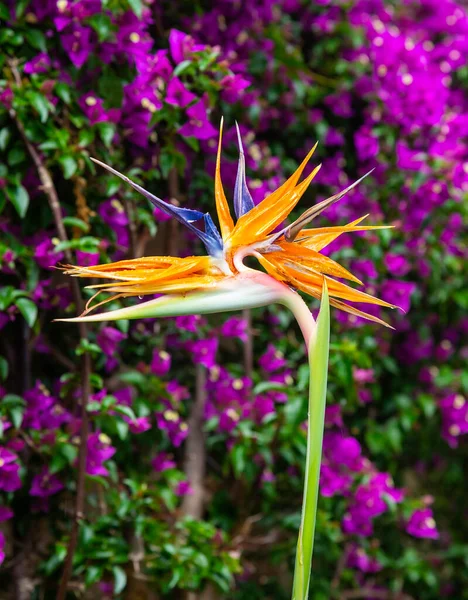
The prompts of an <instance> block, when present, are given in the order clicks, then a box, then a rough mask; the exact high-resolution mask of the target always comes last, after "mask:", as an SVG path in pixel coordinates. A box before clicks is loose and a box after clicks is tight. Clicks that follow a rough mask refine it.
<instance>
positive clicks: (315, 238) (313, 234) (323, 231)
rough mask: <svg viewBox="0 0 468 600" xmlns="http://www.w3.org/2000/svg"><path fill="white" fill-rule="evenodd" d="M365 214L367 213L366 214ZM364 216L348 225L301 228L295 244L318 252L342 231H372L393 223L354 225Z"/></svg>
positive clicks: (389, 226) (387, 227)
mask: <svg viewBox="0 0 468 600" xmlns="http://www.w3.org/2000/svg"><path fill="white" fill-rule="evenodd" d="M366 216H367V215H366ZM364 218H365V217H362V218H361V219H357V220H356V221H353V223H350V224H349V225H344V226H342V227H321V228H317V229H302V230H301V231H300V232H299V234H298V237H297V239H296V240H295V243H296V244H300V245H301V246H306V247H307V248H310V249H311V250H316V251H317V252H319V251H320V250H322V249H323V248H325V247H326V246H328V245H329V244H331V243H332V242H334V241H335V240H336V239H337V238H338V237H339V236H340V235H341V234H343V233H354V232H356V231H374V230H379V229H391V228H392V227H393V225H363V226H361V227H357V226H355V224H357V223H360V222H361V221H362V220H363V219H364Z"/></svg>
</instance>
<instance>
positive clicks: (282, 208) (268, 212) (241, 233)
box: [228, 144, 321, 247]
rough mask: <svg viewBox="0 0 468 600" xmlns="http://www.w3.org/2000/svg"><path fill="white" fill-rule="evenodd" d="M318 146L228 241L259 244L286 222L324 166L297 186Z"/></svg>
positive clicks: (244, 217)
mask: <svg viewBox="0 0 468 600" xmlns="http://www.w3.org/2000/svg"><path fill="white" fill-rule="evenodd" d="M316 147H317V144H315V146H314V147H313V148H312V150H311V151H310V152H309V154H308V155H307V156H306V158H305V159H304V160H303V161H302V163H301V164H300V165H299V167H298V168H297V170H296V171H295V172H294V173H293V174H292V175H291V177H290V178H289V179H288V180H287V181H285V182H284V183H283V185H282V186H280V187H279V188H278V189H277V190H275V191H274V192H273V193H271V194H270V195H269V196H267V197H266V198H265V199H264V200H262V201H261V202H260V204H258V205H257V206H256V207H255V208H252V210H250V211H249V212H248V213H246V214H245V215H242V217H240V218H239V219H238V221H237V223H236V225H235V227H234V230H233V232H232V235H231V237H230V238H229V240H228V241H229V243H230V244H231V246H232V247H235V246H240V245H246V244H251V243H253V242H255V241H258V239H261V238H262V237H263V236H265V235H267V234H268V233H270V232H271V231H272V230H273V229H274V228H275V227H277V226H278V225H279V224H280V223H282V222H283V221H284V219H285V218H286V217H287V216H288V214H289V213H290V212H291V211H292V210H293V208H294V207H295V206H296V204H297V203H298V202H299V200H300V198H301V196H302V195H303V193H304V192H305V190H306V189H307V187H308V186H309V184H310V182H311V181H312V179H313V178H314V177H315V175H316V174H317V172H318V171H319V169H320V167H321V165H319V166H318V167H316V168H315V169H314V170H313V171H312V173H311V174H310V175H309V176H308V177H307V178H306V179H305V180H304V181H303V182H302V183H301V184H299V185H297V186H296V184H297V182H298V181H299V178H300V177H301V175H302V172H303V171H304V169H305V167H306V165H307V163H308V162H309V160H310V158H311V157H312V155H313V153H314V151H315V149H316Z"/></svg>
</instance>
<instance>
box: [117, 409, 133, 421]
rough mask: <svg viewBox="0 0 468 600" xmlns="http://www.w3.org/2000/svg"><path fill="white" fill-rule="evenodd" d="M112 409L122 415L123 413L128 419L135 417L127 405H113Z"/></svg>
mask: <svg viewBox="0 0 468 600" xmlns="http://www.w3.org/2000/svg"><path fill="white" fill-rule="evenodd" d="M114 410H115V412H117V413H120V414H122V415H125V416H126V417H128V418H129V419H132V420H133V419H136V415H135V413H134V412H133V410H132V409H131V408H130V407H129V406H125V405H117V406H114Z"/></svg>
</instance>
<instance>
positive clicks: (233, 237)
mask: <svg viewBox="0 0 468 600" xmlns="http://www.w3.org/2000/svg"><path fill="white" fill-rule="evenodd" d="M238 134H239V130H238ZM238 138H239V152H240V158H239V166H238V173H237V178H236V184H235V189H234V207H235V212H236V215H237V221H236V222H235V223H234V220H233V218H232V216H231V212H230V208H229V205H228V202H227V199H226V195H225V193H224V189H223V185H222V181H221V139H222V122H221V133H220V138H219V145H218V153H217V160H216V171H215V189H214V192H215V194H214V195H215V202H216V211H217V215H218V220H219V226H220V231H218V229H217V228H216V226H215V224H214V222H213V220H212V218H211V216H210V215H209V214H208V213H205V214H203V213H202V212H200V211H197V210H192V209H186V208H180V207H175V206H173V205H172V204H168V203H167V202H164V201H163V200H161V199H160V198H158V197H156V196H154V195H153V194H151V193H150V192H148V191H147V190H145V189H143V188H142V187H140V186H139V185H138V184H136V183H134V182H133V181H131V180H130V179H128V177H126V176H125V175H123V174H121V173H119V172H118V171H116V170H114V169H113V168H111V167H109V166H107V165H105V164H104V163H101V162H99V161H96V160H95V162H96V163H98V164H100V165H101V166H103V167H104V168H106V169H107V170H109V171H110V172H111V173H113V174H115V175H117V176H118V177H120V178H121V179H123V180H124V181H126V182H127V183H129V184H130V185H131V186H132V187H133V188H134V189H136V190H137V191H139V192H140V193H141V194H143V195H144V196H145V197H146V198H148V199H149V200H150V201H151V202H152V204H153V205H154V206H156V207H157V208H158V209H160V210H162V211H163V212H165V213H167V214H169V215H170V216H173V217H174V218H176V219H177V220H178V221H180V222H181V223H183V224H184V225H185V226H187V227H188V228H189V229H190V230H191V231H192V232H193V233H195V234H196V235H197V236H198V237H199V238H200V239H201V241H202V242H203V243H204V245H205V247H206V249H207V251H208V255H207V256H189V257H185V258H178V257H173V256H152V257H143V258H137V259H133V260H122V261H119V262H115V263H111V264H103V265H95V266H86V267H84V266H68V267H66V269H65V272H66V273H67V274H69V275H72V276H78V277H92V278H95V279H106V280H108V282H106V283H98V284H94V285H91V286H89V287H90V288H91V289H93V290H95V291H96V294H95V295H94V296H93V298H92V299H91V300H90V301H89V302H88V305H87V307H86V310H85V312H84V313H83V315H81V317H78V318H76V319H67V320H71V321H73V320H77V319H80V320H88V321H98V320H99V321H100V320H115V319H120V318H122V319H128V318H144V317H151V316H175V315H184V314H202V313H209V312H220V311H226V310H237V309H242V308H253V307H257V306H264V305H268V304H270V303H272V302H282V301H284V298H285V297H286V296H287V295H288V294H289V295H291V294H294V292H293V290H299V291H301V292H304V293H306V294H309V295H311V296H313V297H315V298H319V299H320V298H321V295H322V289H323V285H324V283H325V282H326V284H327V288H328V293H329V295H330V304H331V305H332V306H335V307H336V308H339V309H341V310H343V311H346V312H348V313H351V314H353V315H356V316H359V317H364V318H366V319H369V320H372V321H376V322H378V323H381V324H384V325H386V323H384V321H381V320H380V319H379V318H377V317H375V316H373V315H371V314H368V313H365V312H363V311H362V310H360V309H358V308H356V307H354V306H352V305H350V304H348V302H359V303H369V304H377V305H380V306H384V307H390V308H394V305H392V304H390V303H388V302H386V301H384V300H380V299H378V298H374V297H373V296H371V295H369V294H366V293H365V292H362V291H360V290H357V289H355V288H353V287H351V286H349V285H346V284H345V283H342V282H341V281H338V280H337V279H335V278H339V279H344V280H348V281H351V282H353V283H356V284H358V285H361V281H360V280H359V279H358V278H357V277H355V276H354V275H353V274H352V273H350V272H349V271H348V270H347V269H345V268H344V267H342V266H341V265H339V264H338V263H337V262H335V261H334V260H332V259H331V258H329V257H327V256H324V255H323V254H321V250H323V248H325V247H326V246H327V245H328V244H330V243H331V242H333V241H334V240H335V239H336V238H338V237H339V236H340V235H341V234H343V233H348V232H357V231H366V230H373V229H383V228H385V227H386V226H366V225H362V224H361V223H362V221H363V220H364V219H365V216H364V217H362V218H360V219H357V220H355V221H353V222H351V223H349V224H347V225H344V226H340V227H321V228H315V229H312V228H308V227H307V225H308V224H309V223H310V222H311V221H312V220H313V219H315V218H316V217H317V216H318V215H320V214H321V212H322V211H323V210H325V209H326V208H327V207H328V206H330V205H331V204H334V203H335V202H337V201H338V200H340V199H341V198H342V197H343V196H344V195H345V194H346V193H347V192H348V191H350V190H351V189H352V188H353V187H355V186H356V185H357V184H358V183H359V182H360V181H361V179H360V180H358V181H357V182H355V183H354V184H352V185H351V186H349V187H348V188H346V189H345V190H343V191H342V192H340V193H338V194H335V195H334V196H332V197H330V198H328V199H326V200H324V201H322V202H320V203H319V204H316V205H315V206H313V207H311V208H309V209H308V210H307V211H305V213H303V214H302V216H300V217H299V218H298V219H297V220H296V221H294V222H293V223H291V224H289V225H287V226H286V227H283V228H282V229H280V230H279V231H278V227H279V226H280V225H281V224H282V223H283V222H284V221H285V219H286V218H287V217H288V215H289V214H290V213H291V211H292V210H293V209H294V208H295V207H296V205H297V203H298V202H299V200H300V199H301V197H302V195H303V194H304V192H305V191H306V189H307V187H308V186H309V184H310V182H311V181H312V179H313V178H314V177H315V175H316V174H317V172H318V171H319V169H320V165H319V166H317V167H316V168H315V169H313V171H312V172H311V173H310V174H309V175H308V176H307V177H305V178H304V179H303V180H302V181H300V179H301V175H302V173H303V171H304V169H305V167H306V165H307V163H308V162H309V160H310V158H311V157H312V155H313V153H314V151H315V148H316V146H317V144H316V145H315V146H314V147H313V148H312V150H311V151H310V152H309V154H308V155H307V156H306V158H305V159H304V161H303V162H302V163H301V164H300V165H299V167H298V168H297V170H296V171H295V172H294V173H293V174H292V175H291V177H290V178H289V179H288V180H287V181H285V182H284V183H283V185H281V186H280V187H279V188H278V189H277V190H276V191H274V192H273V193H271V194H270V195H268V196H267V197H266V198H265V199H264V200H263V201H262V202H260V204H258V205H257V206H255V205H254V203H253V200H252V197H251V195H250V192H249V190H248V187H247V183H246V178H245V159H244V150H243V147H242V142H241V139H240V135H238ZM93 160H94V159H93ZM366 216H367V215H366ZM247 256H253V257H255V258H256V259H257V260H258V262H259V263H260V265H261V267H263V269H264V270H265V271H266V273H267V275H266V274H265V273H263V272H262V271H257V270H254V269H251V268H249V267H246V266H245V265H244V263H243V261H244V259H245V258H246V257H247ZM101 292H110V293H112V294H113V295H112V296H111V297H109V298H106V299H105V300H104V301H103V302H100V303H97V304H95V305H94V306H90V304H91V301H92V300H93V299H94V298H95V297H96V296H97V295H99V294H100V293H101ZM149 294H161V295H164V296H165V297H163V298H158V299H156V300H151V301H149V302H145V303H142V304H139V305H137V306H132V307H129V308H124V309H120V310H115V311H111V312H108V313H105V314H94V315H87V313H88V312H89V311H91V310H93V309H95V308H97V307H98V306H100V305H102V304H105V303H107V302H109V301H111V300H112V299H116V298H123V297H128V296H144V295H149Z"/></svg>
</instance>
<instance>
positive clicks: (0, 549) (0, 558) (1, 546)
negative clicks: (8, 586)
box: [0, 531, 5, 565]
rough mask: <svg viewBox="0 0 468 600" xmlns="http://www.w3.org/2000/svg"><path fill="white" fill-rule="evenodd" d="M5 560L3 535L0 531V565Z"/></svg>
mask: <svg viewBox="0 0 468 600" xmlns="http://www.w3.org/2000/svg"><path fill="white" fill-rule="evenodd" d="M4 560H5V536H4V535H3V533H2V532H1V531H0V565H1V564H2V563H3V561H4Z"/></svg>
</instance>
